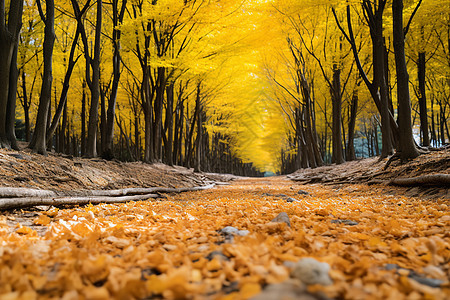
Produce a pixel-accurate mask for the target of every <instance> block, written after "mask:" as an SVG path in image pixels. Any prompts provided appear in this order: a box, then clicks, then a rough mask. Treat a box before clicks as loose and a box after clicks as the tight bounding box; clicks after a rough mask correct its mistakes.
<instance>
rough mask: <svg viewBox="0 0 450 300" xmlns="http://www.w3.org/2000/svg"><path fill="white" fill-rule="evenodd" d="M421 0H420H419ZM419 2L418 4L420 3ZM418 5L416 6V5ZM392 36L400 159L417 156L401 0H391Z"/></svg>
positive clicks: (405, 31)
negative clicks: (412, 123) (395, 72)
mask: <svg viewBox="0 0 450 300" xmlns="http://www.w3.org/2000/svg"><path fill="white" fill-rule="evenodd" d="M420 2H421V1H420ZM420 2H419V4H418V5H420ZM417 7H418V6H417ZM392 19H393V36H394V50H395V66H396V71H397V97H398V133H399V144H398V152H399V153H400V158H401V159H402V160H406V159H412V158H416V157H417V156H419V152H418V151H417V148H416V145H415V142H414V138H413V133H412V125H411V100H410V96H409V75H408V70H407V68H406V59H405V34H406V33H407V30H408V27H406V29H405V30H404V29H403V0H393V3H392Z"/></svg>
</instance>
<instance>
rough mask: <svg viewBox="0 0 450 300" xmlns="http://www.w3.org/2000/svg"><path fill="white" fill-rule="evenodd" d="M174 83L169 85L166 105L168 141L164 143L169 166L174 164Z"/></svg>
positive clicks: (166, 160)
mask: <svg viewBox="0 0 450 300" xmlns="http://www.w3.org/2000/svg"><path fill="white" fill-rule="evenodd" d="M173 93H174V84H173V83H171V84H170V85H169V86H168V87H167V92H166V94H167V107H166V120H165V123H166V126H165V127H166V128H165V130H166V131H167V138H166V141H167V143H166V144H165V145H164V149H165V163H166V164H168V165H169V166H172V165H173V156H172V151H173V98H174V95H173Z"/></svg>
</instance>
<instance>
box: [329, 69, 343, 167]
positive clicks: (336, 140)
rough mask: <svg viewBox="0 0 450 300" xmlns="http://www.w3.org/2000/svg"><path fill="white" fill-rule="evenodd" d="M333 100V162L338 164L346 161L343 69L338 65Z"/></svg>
mask: <svg viewBox="0 0 450 300" xmlns="http://www.w3.org/2000/svg"><path fill="white" fill-rule="evenodd" d="M331 94H332V95H331V100H332V106H333V110H332V116H333V122H332V123H333V126H332V131H333V134H332V140H333V148H332V151H333V152H332V157H331V162H332V163H336V164H342V163H343V162H344V155H343V151H342V133H341V118H342V112H341V110H342V97H341V70H340V69H338V67H337V65H336V64H334V65H333V82H332V87H331Z"/></svg>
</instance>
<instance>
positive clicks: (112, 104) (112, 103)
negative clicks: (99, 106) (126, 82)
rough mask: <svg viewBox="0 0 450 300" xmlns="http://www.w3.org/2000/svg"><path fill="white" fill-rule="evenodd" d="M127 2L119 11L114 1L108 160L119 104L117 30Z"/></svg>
mask: <svg viewBox="0 0 450 300" xmlns="http://www.w3.org/2000/svg"><path fill="white" fill-rule="evenodd" d="M126 5H127V0H123V1H122V7H121V9H120V11H119V0H113V1H112V6H113V15H112V18H113V34H112V43H113V48H114V54H113V83H112V88H111V94H110V97H109V99H108V112H107V115H106V132H105V134H104V137H105V141H104V143H103V152H102V157H103V158H106V159H112V158H113V157H114V155H113V142H114V119H115V115H116V103H117V90H118V88H119V80H120V74H121V71H120V62H121V57H120V38H121V31H120V30H119V29H118V28H117V26H119V25H120V24H121V23H122V21H123V18H124V15H125V9H126Z"/></svg>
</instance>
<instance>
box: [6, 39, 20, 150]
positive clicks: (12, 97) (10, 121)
mask: <svg viewBox="0 0 450 300" xmlns="http://www.w3.org/2000/svg"><path fill="white" fill-rule="evenodd" d="M17 47H18V44H17V43H16V45H15V46H14V51H13V56H12V59H11V70H10V73H9V88H8V105H7V107H6V115H7V116H8V118H7V119H6V138H7V139H8V141H9V143H10V144H11V148H12V149H14V150H19V146H18V145H17V139H16V132H15V130H14V128H15V123H16V122H15V121H16V95H17V79H18V77H19V70H18V69H17Z"/></svg>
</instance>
